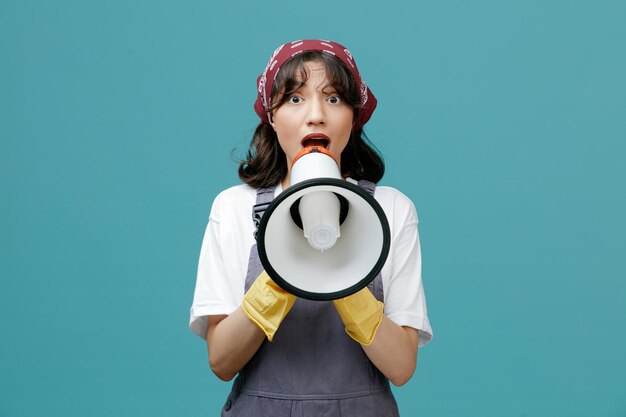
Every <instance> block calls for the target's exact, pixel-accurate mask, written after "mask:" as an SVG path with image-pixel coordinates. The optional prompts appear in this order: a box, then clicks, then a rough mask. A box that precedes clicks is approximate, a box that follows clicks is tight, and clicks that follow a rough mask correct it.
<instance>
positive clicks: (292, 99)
mask: <svg viewBox="0 0 626 417" xmlns="http://www.w3.org/2000/svg"><path fill="white" fill-rule="evenodd" d="M287 101H288V102H289V103H292V104H298V103H300V102H302V98H300V97H298V96H291V97H289V98H288V99H287Z"/></svg>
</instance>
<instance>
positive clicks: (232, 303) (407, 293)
mask: <svg viewBox="0 0 626 417" xmlns="http://www.w3.org/2000/svg"><path fill="white" fill-rule="evenodd" d="M349 181H351V182H354V181H352V180H349ZM281 191H282V190H281V187H280V185H279V186H278V187H276V191H275V195H278V194H279V193H280V192H281ZM374 197H375V199H376V201H378V203H379V204H380V205H381V207H382V209H383V211H384V212H385V215H386V216H387V220H388V221H389V228H390V230H391V246H390V250H389V256H388V258H387V261H386V262H385V264H384V266H383V269H382V271H381V275H382V280H383V290H384V296H385V300H384V313H385V315H386V316H387V317H389V318H390V319H391V320H393V321H394V322H395V323H396V324H398V325H400V326H408V327H412V328H414V329H417V330H418V332H419V346H420V347H421V346H423V345H425V344H426V343H428V342H429V341H430V339H431V338H432V329H431V327H430V323H429V321H428V315H427V311H426V298H425V296H424V288H423V285H422V260H421V253H420V242H419V236H418V232H417V222H418V219H417V212H416V210H415V207H414V206H413V203H412V202H411V200H410V199H409V198H408V197H406V196H405V195H404V194H402V193H401V192H400V191H398V190H396V189H394V188H391V187H385V186H377V187H376V192H375V194H374ZM255 203H256V189H255V188H252V187H250V186H248V185H245V184H242V185H236V186H234V187H231V188H228V189H226V190H224V191H222V192H221V193H220V194H219V195H218V196H217V197H216V198H215V201H214V202H213V206H212V207H211V214H210V215H209V223H208V225H207V228H206V232H205V234H204V240H203V242H202V248H201V250H200V260H199V263H198V276H197V280H196V289H195V293H194V298H193V304H192V306H191V314H190V319H189V327H190V328H191V330H192V331H193V332H194V333H195V334H197V335H198V336H200V337H202V338H205V337H206V328H207V316H210V315H221V314H226V315H228V314H230V313H232V312H233V311H234V310H236V309H237V308H238V307H239V306H240V305H241V300H242V299H243V296H244V284H245V279H246V273H247V270H248V258H249V255H250V249H251V247H252V246H253V244H254V243H255V242H254V236H253V233H254V223H253V222H252V214H251V213H252V206H253V205H254V204H255Z"/></svg>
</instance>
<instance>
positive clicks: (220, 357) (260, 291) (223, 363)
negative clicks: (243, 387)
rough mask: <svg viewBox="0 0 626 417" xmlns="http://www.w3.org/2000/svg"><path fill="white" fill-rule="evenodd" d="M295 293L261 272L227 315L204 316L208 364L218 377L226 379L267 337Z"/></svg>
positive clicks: (291, 304)
mask: <svg viewBox="0 0 626 417" xmlns="http://www.w3.org/2000/svg"><path fill="white" fill-rule="evenodd" d="M295 301H296V297H295V296H294V295H292V294H290V293H288V292H286V291H284V290H283V289H282V288H280V287H279V286H278V285H276V283H275V282H274V281H272V280H271V278H270V277H269V276H268V275H267V274H266V273H265V272H263V273H261V275H259V276H258V278H257V279H256V280H255V281H254V283H252V286H251V287H250V289H249V290H248V292H247V293H246V294H245V295H244V299H243V301H242V304H241V307H239V308H238V309H236V310H235V311H233V312H232V313H231V314H230V315H228V316H226V315H219V316H208V326H207V338H206V339H207V348H208V351H209V364H210V365H211V369H212V370H213V372H214V373H215V375H217V377H218V378H220V379H222V380H224V381H230V380H231V379H233V378H234V377H235V375H237V373H238V372H239V371H240V370H241V368H243V367H244V366H245V365H246V363H248V361H249V360H250V359H251V358H252V357H253V356H254V354H255V353H256V351H257V350H258V349H259V347H260V346H261V344H262V343H263V341H264V340H265V338H266V337H267V338H268V339H269V340H270V341H271V340H272V338H273V337H274V334H275V333H276V330H277V329H278V326H279V325H280V323H281V322H282V320H283V319H284V318H285V316H286V315H287V313H288V312H289V310H290V309H291V307H292V306H293V304H294V302H295Z"/></svg>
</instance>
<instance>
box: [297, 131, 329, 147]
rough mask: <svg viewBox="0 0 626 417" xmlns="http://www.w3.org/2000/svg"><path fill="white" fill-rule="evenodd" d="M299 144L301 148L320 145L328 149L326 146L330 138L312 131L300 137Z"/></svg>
mask: <svg viewBox="0 0 626 417" xmlns="http://www.w3.org/2000/svg"><path fill="white" fill-rule="evenodd" d="M301 144H302V147H303V148H308V147H311V146H320V147H322V148H324V149H326V150H328V148H329V147H330V138H329V137H328V136H326V135H324V134H321V133H313V134H310V135H306V136H305V137H304V139H302V142H301Z"/></svg>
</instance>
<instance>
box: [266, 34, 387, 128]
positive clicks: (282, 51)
mask: <svg viewBox="0 0 626 417" xmlns="http://www.w3.org/2000/svg"><path fill="white" fill-rule="evenodd" d="M304 51H322V52H326V53H328V54H331V55H333V56H335V57H337V58H339V59H340V60H341V61H342V62H343V63H344V64H345V66H346V67H347V68H348V69H349V70H350V72H351V73H352V77H353V78H354V80H355V82H356V83H357V84H358V85H359V87H360V90H361V106H362V107H361V109H360V110H359V117H358V119H357V120H356V121H355V126H354V128H355V129H359V128H361V127H363V125H364V124H365V123H367V121H368V120H369V118H370V116H371V115H372V113H374V109H375V108H376V97H374V94H372V92H371V91H370V89H369V88H368V87H367V85H366V84H365V81H363V79H362V78H361V75H360V74H359V69H358V68H357V67H356V62H354V59H353V58H352V54H351V53H350V51H348V50H347V49H346V48H345V47H344V46H342V45H340V44H338V43H336V42H331V41H322V40H317V39H315V40H313V39H309V40H301V41H295V42H290V43H286V44H284V45H281V46H279V47H278V48H277V49H276V50H275V51H274V53H273V54H272V56H271V58H270V59H269V61H268V62H267V67H265V71H263V73H262V74H261V75H259V77H258V78H257V89H258V96H257V99H256V102H255V103H254V111H255V112H256V114H258V115H259V117H260V118H261V120H262V121H263V122H264V123H268V124H269V122H270V118H269V111H268V108H269V100H270V98H271V94H272V87H273V86H274V80H275V79H276V74H278V71H279V70H280V68H281V67H282V65H283V64H284V63H285V62H286V61H287V60H288V59H289V58H291V57H292V56H294V55H296V54H298V53H300V52H304Z"/></svg>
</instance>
